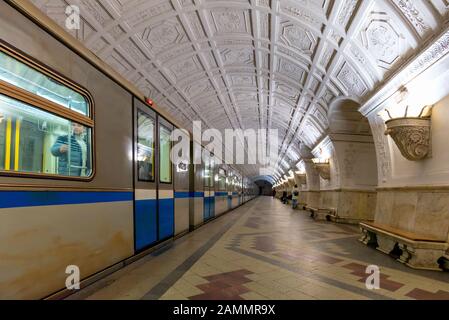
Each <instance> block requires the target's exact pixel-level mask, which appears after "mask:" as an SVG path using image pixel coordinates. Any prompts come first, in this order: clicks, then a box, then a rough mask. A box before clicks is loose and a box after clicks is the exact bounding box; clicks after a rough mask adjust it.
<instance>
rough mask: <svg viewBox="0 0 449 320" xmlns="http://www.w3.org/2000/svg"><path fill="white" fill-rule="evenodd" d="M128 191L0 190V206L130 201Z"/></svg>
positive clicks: (131, 196)
mask: <svg viewBox="0 0 449 320" xmlns="http://www.w3.org/2000/svg"><path fill="white" fill-rule="evenodd" d="M132 200H133V193H132V192H130V191H129V192H128V191H119V192H111V191H105V192H102V191H0V208H18V207H37V206H55V205H64V204H82V203H99V202H117V201H132Z"/></svg>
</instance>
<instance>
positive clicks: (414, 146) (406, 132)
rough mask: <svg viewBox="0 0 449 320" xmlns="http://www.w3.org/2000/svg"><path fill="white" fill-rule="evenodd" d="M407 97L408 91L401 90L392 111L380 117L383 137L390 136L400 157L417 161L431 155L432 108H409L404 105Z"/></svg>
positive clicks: (389, 109)
mask: <svg viewBox="0 0 449 320" xmlns="http://www.w3.org/2000/svg"><path fill="white" fill-rule="evenodd" d="M407 96H408V91H407V89H405V88H403V89H402V90H401V91H400V92H399V96H398V98H397V99H396V102H397V104H396V105H395V106H394V109H393V108H388V109H385V110H384V111H383V112H382V113H380V116H381V117H382V118H383V119H384V121H385V125H386V127H387V129H386V131H385V135H390V137H391V138H392V139H393V141H394V142H395V143H396V146H397V147H398V149H399V151H400V152H401V154H402V156H403V157H404V158H406V159H408V160H411V161H417V160H422V159H424V158H426V157H428V156H429V155H430V154H431V143H430V127H431V112H432V106H424V107H422V106H420V107H410V106H409V105H408V104H406V100H407ZM393 111H394V112H393Z"/></svg>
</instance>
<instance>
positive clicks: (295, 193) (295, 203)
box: [292, 184, 299, 209]
mask: <svg viewBox="0 0 449 320" xmlns="http://www.w3.org/2000/svg"><path fill="white" fill-rule="evenodd" d="M298 198H299V189H298V185H296V184H295V186H294V187H293V190H292V208H293V209H296V207H297V206H298Z"/></svg>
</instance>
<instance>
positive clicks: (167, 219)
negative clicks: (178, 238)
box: [159, 198, 175, 240]
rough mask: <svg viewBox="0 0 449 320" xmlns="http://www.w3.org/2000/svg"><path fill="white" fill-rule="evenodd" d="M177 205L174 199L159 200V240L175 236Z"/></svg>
mask: <svg viewBox="0 0 449 320" xmlns="http://www.w3.org/2000/svg"><path fill="white" fill-rule="evenodd" d="M174 225H175V204H174V200H173V198H171V199H159V240H163V239H165V238H168V237H171V236H173V233H174Z"/></svg>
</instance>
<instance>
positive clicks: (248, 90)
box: [32, 0, 449, 176]
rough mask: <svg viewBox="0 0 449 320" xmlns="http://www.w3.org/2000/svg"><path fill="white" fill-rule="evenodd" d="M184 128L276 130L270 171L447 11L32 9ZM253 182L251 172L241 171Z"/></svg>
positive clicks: (98, 2) (136, 2)
mask: <svg viewBox="0 0 449 320" xmlns="http://www.w3.org/2000/svg"><path fill="white" fill-rule="evenodd" d="M32 2H33V3H34V4H35V5H36V6H37V7H39V8H40V9H41V10H42V11H43V12H44V13H46V14H47V15H48V16H50V17H51V18H52V19H54V20H55V21H56V22H58V23H59V24H60V25H61V26H63V27H64V25H65V19H66V15H65V7H66V5H67V4H75V5H79V6H80V9H81V17H82V24H81V29H80V30H78V31H70V32H71V33H72V34H73V35H74V36H75V37H76V38H77V39H79V40H80V41H81V42H82V43H83V44H84V45H85V46H86V47H87V48H89V49H90V50H91V51H92V52H93V53H95V54H96V55H97V56H99V57H100V58H101V59H103V60H104V61H105V62H106V63H108V64H109V65H110V66H112V67H113V68H114V69H115V70H116V71H118V72H119V73H120V74H121V75H123V76H124V77H125V78H126V79H128V80H130V81H131V82H133V83H134V84H135V85H136V86H137V87H138V88H139V89H140V90H141V91H142V93H143V94H145V95H147V96H150V97H152V98H153V99H154V100H155V101H156V102H157V103H158V105H160V106H162V107H164V108H166V109H167V111H168V112H169V113H170V114H172V116H173V117H175V118H176V119H178V120H179V121H180V122H181V123H182V124H184V125H185V126H186V127H188V128H190V127H191V121H192V120H201V121H202V122H203V127H211V128H217V129H220V130H224V129H227V128H231V129H232V128H242V129H248V128H253V129H258V128H277V129H278V130H279V135H280V136H279V138H280V150H279V164H281V163H282V162H284V163H287V164H288V165H292V164H294V163H296V162H297V161H298V160H299V157H300V156H299V154H300V152H299V149H300V144H301V143H303V144H305V145H307V146H308V147H310V148H313V147H314V146H315V145H316V144H317V142H319V141H320V139H322V137H323V136H324V135H325V134H326V132H327V130H328V127H329V123H328V110H329V106H330V104H331V103H332V102H333V101H334V100H335V99H337V98H339V97H350V98H352V99H354V100H356V101H364V100H365V99H367V97H368V96H369V95H370V94H371V93H372V92H373V91H375V89H376V88H377V87H378V86H379V85H380V84H381V83H382V82H383V81H384V80H385V79H387V78H388V77H389V76H390V75H392V74H393V73H394V72H395V70H397V69H398V68H399V67H400V66H401V64H403V63H404V62H405V61H406V60H407V59H408V58H410V57H411V56H413V55H415V54H416V53H417V52H419V50H420V48H421V47H422V45H423V44H424V43H426V42H427V40H428V39H429V38H431V37H432V36H434V35H435V34H439V33H440V32H441V29H442V28H444V27H445V26H447V24H448V12H449V2H448V1H447V0H340V1H339V0H335V1H332V0H295V1H288V0H271V1H270V0H226V1H220V0H162V1H161V0H95V1H94V0H76V1H75V0H73V1H72V0H65V1H64V0H49V1H47V0H32ZM243 170H244V173H245V174H247V175H249V176H258V175H259V171H258V166H248V165H247V166H244V167H243Z"/></svg>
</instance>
